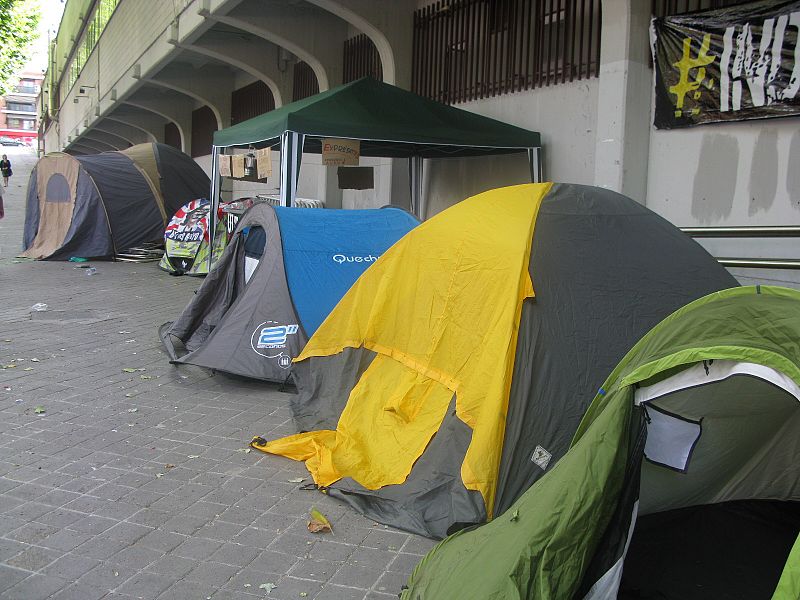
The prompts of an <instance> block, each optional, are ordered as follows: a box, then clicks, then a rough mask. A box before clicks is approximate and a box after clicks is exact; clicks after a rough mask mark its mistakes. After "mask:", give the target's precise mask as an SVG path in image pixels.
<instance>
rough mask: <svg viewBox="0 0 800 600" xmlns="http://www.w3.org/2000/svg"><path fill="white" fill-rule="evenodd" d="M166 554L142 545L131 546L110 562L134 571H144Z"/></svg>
mask: <svg viewBox="0 0 800 600" xmlns="http://www.w3.org/2000/svg"><path fill="white" fill-rule="evenodd" d="M162 556H164V553H163V552H161V551H160V550H154V549H153V548H145V547H144V546H141V545H138V544H137V545H135V546H129V547H128V548H125V549H124V550H120V551H119V552H117V553H116V554H115V555H114V556H112V557H111V559H110V560H113V561H114V562H115V563H116V564H119V565H122V566H125V567H131V568H132V569H144V568H145V567H146V566H147V565H149V564H150V563H152V562H155V561H157V560H158V559H160V558H161V557H162Z"/></svg>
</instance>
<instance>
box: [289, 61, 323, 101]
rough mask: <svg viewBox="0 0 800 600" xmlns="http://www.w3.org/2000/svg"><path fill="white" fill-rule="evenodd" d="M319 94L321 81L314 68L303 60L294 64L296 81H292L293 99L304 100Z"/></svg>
mask: <svg viewBox="0 0 800 600" xmlns="http://www.w3.org/2000/svg"><path fill="white" fill-rule="evenodd" d="M314 94H319V82H318V81H317V76H316V75H315V74H314V70H313V69H312V68H311V67H310V66H308V63H304V62H302V61H300V62H298V63H295V64H294V82H293V83H292V100H302V99H303V98H308V97H309V96H313V95H314Z"/></svg>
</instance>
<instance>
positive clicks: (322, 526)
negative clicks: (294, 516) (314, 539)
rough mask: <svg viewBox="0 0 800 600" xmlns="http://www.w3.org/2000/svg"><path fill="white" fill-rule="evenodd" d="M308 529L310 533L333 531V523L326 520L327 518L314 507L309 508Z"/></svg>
mask: <svg viewBox="0 0 800 600" xmlns="http://www.w3.org/2000/svg"><path fill="white" fill-rule="evenodd" d="M308 530H309V531H310V532H311V533H325V532H327V531H330V532H331V533H333V525H331V522H330V521H328V518H327V517H326V516H325V515H323V514H322V513H321V512H319V511H318V510H317V509H316V508H312V509H311V520H310V521H309V522H308Z"/></svg>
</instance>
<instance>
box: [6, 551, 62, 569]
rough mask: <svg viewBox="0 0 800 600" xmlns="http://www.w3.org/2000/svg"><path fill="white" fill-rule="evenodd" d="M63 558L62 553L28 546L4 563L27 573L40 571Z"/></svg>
mask: <svg viewBox="0 0 800 600" xmlns="http://www.w3.org/2000/svg"><path fill="white" fill-rule="evenodd" d="M60 556H62V554H61V552H58V551H56V550H48V549H47V548H39V547H38V546H28V547H26V548H25V549H24V550H23V551H22V552H20V553H19V554H17V555H16V556H14V557H12V558H9V559H8V560H6V561H4V562H5V564H6V565H8V566H10V567H14V568H15V569H23V570H25V571H39V570H40V569H43V568H45V567H46V566H47V565H49V564H50V563H52V562H53V561H55V560H56V559H58V558H59V557H60Z"/></svg>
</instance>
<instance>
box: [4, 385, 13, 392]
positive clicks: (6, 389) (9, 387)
mask: <svg viewBox="0 0 800 600" xmlns="http://www.w3.org/2000/svg"><path fill="white" fill-rule="evenodd" d="M3 389H4V390H5V391H7V392H10V391H11V386H10V385H4V386H3Z"/></svg>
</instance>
